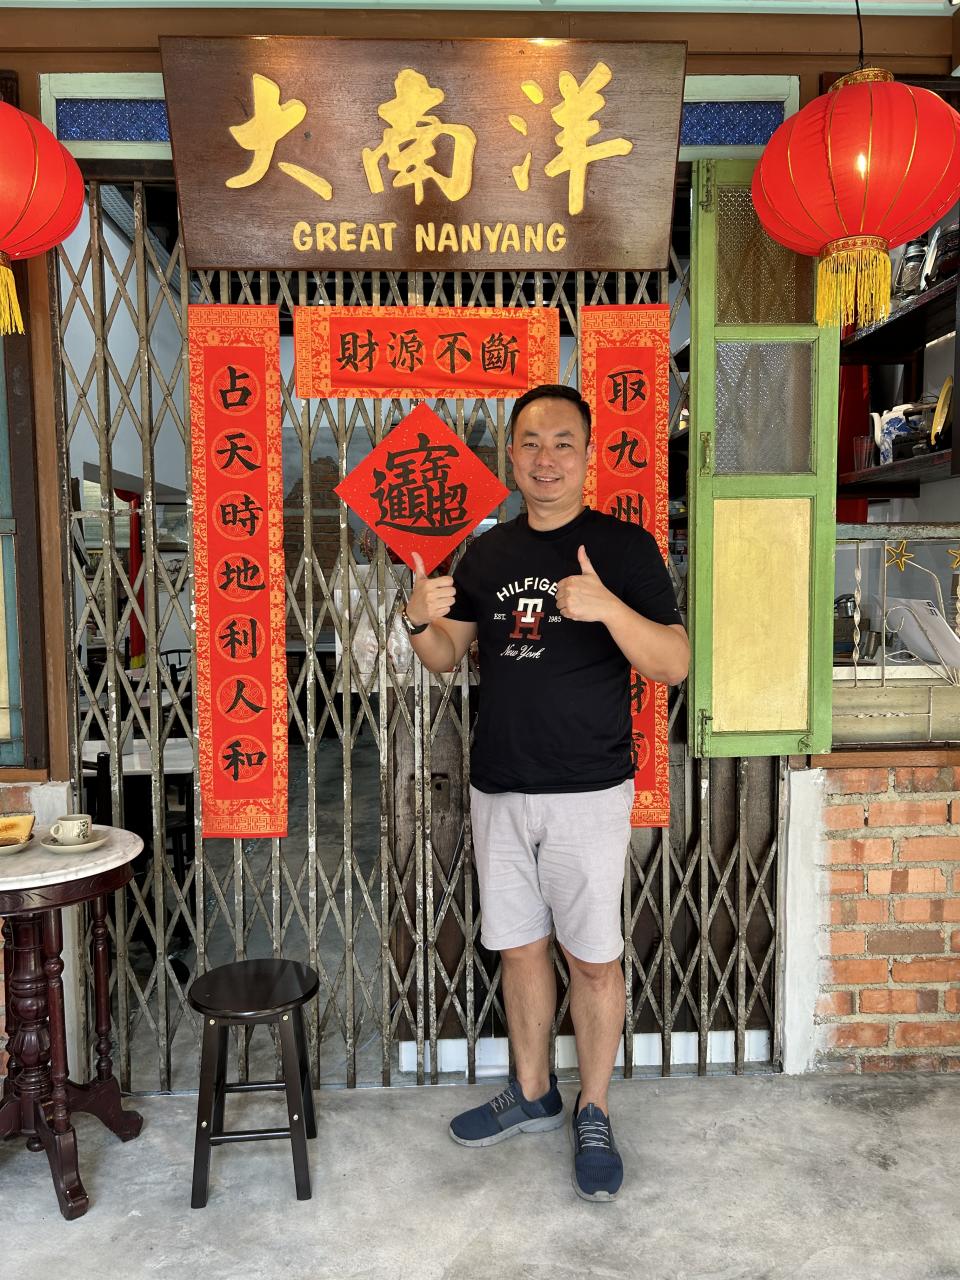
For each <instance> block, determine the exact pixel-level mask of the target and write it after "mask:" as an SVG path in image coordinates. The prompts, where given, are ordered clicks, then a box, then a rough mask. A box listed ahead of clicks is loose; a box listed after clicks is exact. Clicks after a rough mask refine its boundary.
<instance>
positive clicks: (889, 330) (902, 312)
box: [840, 276, 957, 364]
mask: <svg viewBox="0 0 960 1280" xmlns="http://www.w3.org/2000/svg"><path fill="white" fill-rule="evenodd" d="M956 312H957V277H956V276H951V277H950V279H949V280H942V281H941V282H940V283H939V284H935V285H934V286H933V288H932V289H925V290H924V292H923V293H918V294H917V295H916V297H914V298H909V299H908V300H907V301H906V302H904V303H902V304H901V305H900V306H899V307H897V309H896V311H894V312H892V313H891V314H890V315H889V316H888V317H887V319H886V320H881V321H880V323H879V324H873V325H869V326H868V327H867V328H865V329H858V330H857V331H856V333H852V334H851V335H850V336H849V337H848V338H845V339H844V340H843V341H842V342H841V343H840V363H841V364H902V363H903V362H904V361H905V360H907V359H909V358H910V356H911V355H913V353H914V352H916V351H919V350H920V349H921V348H922V347H925V346H926V345H927V343H928V342H933V341H934V339H935V338H942V337H943V335H944V334H945V333H949V332H950V331H951V329H953V328H955V327H956Z"/></svg>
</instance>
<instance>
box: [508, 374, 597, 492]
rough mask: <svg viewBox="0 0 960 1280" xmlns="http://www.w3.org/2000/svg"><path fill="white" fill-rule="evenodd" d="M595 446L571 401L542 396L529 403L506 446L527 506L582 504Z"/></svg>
mask: <svg viewBox="0 0 960 1280" xmlns="http://www.w3.org/2000/svg"><path fill="white" fill-rule="evenodd" d="M592 448H593V446H592V445H590V446H588V445H587V431H586V427H585V426H584V424H583V417H582V415H581V413H580V410H579V409H578V408H577V406H576V405H575V404H571V402H570V401H569V400H553V399H551V398H550V397H549V396H544V397H543V399H542V400H534V401H533V403H532V404H529V405H527V407H526V408H525V409H524V410H523V411H522V412H521V414H520V417H519V418H518V419H517V421H516V423H515V424H514V429H513V440H512V441H511V443H510V444H509V445H508V447H507V453H508V454H509V455H510V461H511V463H512V464H513V474H514V476H515V477H516V481H517V488H518V489H519V490H520V492H521V493H522V494H523V496H524V498H525V500H526V503H527V506H528V507H535V508H543V509H544V510H545V511H550V510H556V509H558V508H559V509H561V510H563V509H566V508H567V507H571V508H574V507H576V508H577V509H579V507H580V505H581V502H582V494H583V482H584V479H585V478H586V474H587V460H588V459H589V457H590V454H591V452H592Z"/></svg>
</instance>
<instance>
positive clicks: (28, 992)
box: [4, 913, 50, 1151]
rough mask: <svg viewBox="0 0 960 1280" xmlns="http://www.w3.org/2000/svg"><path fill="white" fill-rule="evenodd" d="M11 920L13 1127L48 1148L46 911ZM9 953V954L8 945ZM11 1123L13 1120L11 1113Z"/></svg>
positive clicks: (34, 1146) (31, 1143)
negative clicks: (40, 1126)
mask: <svg viewBox="0 0 960 1280" xmlns="http://www.w3.org/2000/svg"><path fill="white" fill-rule="evenodd" d="M10 923H11V924H12V927H13V943H12V947H11V948H10V952H12V963H11V965H10V971H9V979H8V983H7V988H8V990H9V993H10V996H9V1000H8V1005H9V1007H10V1009H11V1011H12V1013H13V1024H14V1028H15V1030H14V1033H13V1039H12V1041H11V1045H10V1053H11V1057H12V1058H13V1059H14V1060H15V1062H16V1066H17V1069H16V1073H15V1075H14V1077H13V1081H12V1085H11V1090H10V1099H12V1101H13V1102H14V1103H15V1105H16V1110H17V1112H18V1115H17V1119H16V1122H15V1123H16V1127H15V1128H10V1129H8V1132H9V1133H11V1134H15V1133H20V1134H23V1135H24V1136H25V1137H26V1139H27V1147H28V1149H29V1150H30V1151H42V1150H43V1141H42V1139H41V1137H40V1134H39V1133H38V1131H37V1122H36V1121H37V1114H38V1112H39V1113H40V1114H41V1115H42V1110H41V1105H42V1103H43V1102H44V1101H45V1100H46V1099H47V1098H48V1097H49V1096H50V1045H49V1037H48V1035H47V1026H46V1023H47V983H46V977H45V975H44V972H43V955H42V952H41V949H40V926H41V917H40V915H39V914H37V913H31V914H29V915H19V916H14V917H13V920H12V921H11V922H10ZM4 954H5V955H7V954H9V953H8V952H7V949H6V948H4ZM11 1110H12V1109H11ZM7 1123H8V1124H9V1123H11V1122H10V1120H9V1119H8V1121H7Z"/></svg>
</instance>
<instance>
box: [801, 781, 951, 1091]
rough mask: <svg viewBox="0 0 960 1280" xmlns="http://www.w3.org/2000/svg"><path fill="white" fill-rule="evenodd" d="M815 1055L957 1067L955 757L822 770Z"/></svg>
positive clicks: (835, 1065)
mask: <svg viewBox="0 0 960 1280" xmlns="http://www.w3.org/2000/svg"><path fill="white" fill-rule="evenodd" d="M826 792H827V795H826V803H825V806H824V815H823V819H824V820H823V825H824V832H825V840H824V854H823V857H824V860H825V861H824V863H823V866H822V871H823V891H824V894H825V895H826V903H825V906H826V911H825V913H824V914H825V918H826V919H827V920H828V921H829V923H826V924H824V925H823V927H822V929H821V934H820V956H821V973H820V981H819V998H818V1001H817V1010H816V1017H817V1024H818V1026H817V1050H818V1055H817V1064H818V1066H820V1067H822V1068H824V1069H831V1070H845V1071H909V1070H919V1071H956V1070H960V767H957V766H954V765H949V766H944V767H934V766H922V767H910V766H903V767H891V768H886V767H883V768H873V767H868V768H851V769H829V770H826Z"/></svg>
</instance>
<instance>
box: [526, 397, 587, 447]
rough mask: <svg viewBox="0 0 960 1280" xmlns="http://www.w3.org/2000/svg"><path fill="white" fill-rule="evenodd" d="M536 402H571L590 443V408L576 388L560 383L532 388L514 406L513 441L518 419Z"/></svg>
mask: <svg viewBox="0 0 960 1280" xmlns="http://www.w3.org/2000/svg"><path fill="white" fill-rule="evenodd" d="M534 400H569V401H570V403H571V404H575V405H576V406H577V408H578V409H579V410H580V416H581V418H583V425H584V429H585V430H586V433H587V444H589V443H590V425H591V417H590V406H589V405H588V404H587V402H586V400H584V398H583V396H582V395H581V394H580V392H579V391H578V390H577V389H576V387H565V386H563V385H562V384H561V383H559V382H544V383H542V384H541V385H540V386H539V387H531V388H530V390H529V391H525V392H524V393H523V395H522V396H521V397H520V399H519V400H518V401H517V402H516V404H515V405H514V406H513V412H512V413H511V414H510V439H511V440H512V439H513V431H514V427H516V425H517V419H518V418H519V417H520V414H521V413H522V412H523V410H524V409H525V408H526V407H527V405H528V404H533V402H534Z"/></svg>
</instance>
